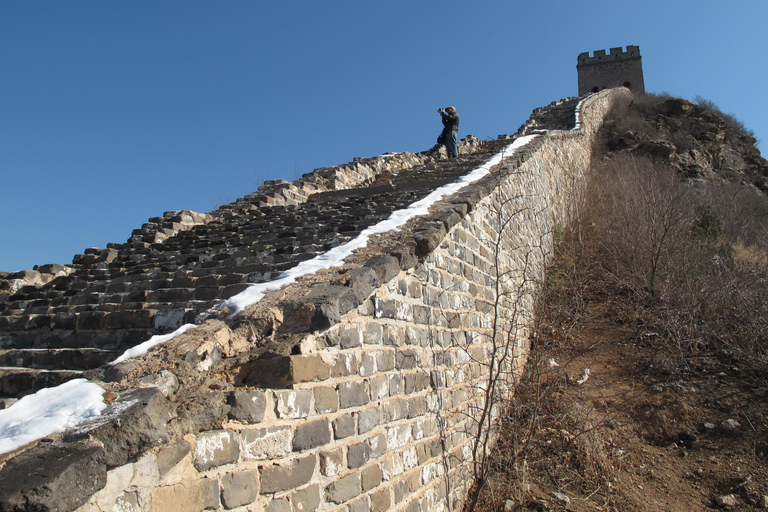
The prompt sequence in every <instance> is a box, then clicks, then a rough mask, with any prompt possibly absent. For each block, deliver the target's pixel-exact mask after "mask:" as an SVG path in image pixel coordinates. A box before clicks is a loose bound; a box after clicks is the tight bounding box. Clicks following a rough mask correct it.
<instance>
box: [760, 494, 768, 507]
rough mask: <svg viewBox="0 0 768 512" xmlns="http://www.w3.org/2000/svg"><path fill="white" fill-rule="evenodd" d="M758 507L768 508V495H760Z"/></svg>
mask: <svg viewBox="0 0 768 512" xmlns="http://www.w3.org/2000/svg"><path fill="white" fill-rule="evenodd" d="M757 508H763V509H765V508H768V496H766V495H763V496H760V499H759V500H757Z"/></svg>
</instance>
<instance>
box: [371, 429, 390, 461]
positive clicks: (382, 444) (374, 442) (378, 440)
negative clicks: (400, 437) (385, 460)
mask: <svg viewBox="0 0 768 512" xmlns="http://www.w3.org/2000/svg"><path fill="white" fill-rule="evenodd" d="M368 443H369V444H370V445H371V458H373V459H378V458H380V457H383V456H384V454H386V453H387V436H385V435H384V434H378V435H375V436H373V437H371V438H370V439H368Z"/></svg>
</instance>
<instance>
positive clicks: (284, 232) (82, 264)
mask: <svg viewBox="0 0 768 512" xmlns="http://www.w3.org/2000/svg"><path fill="white" fill-rule="evenodd" d="M556 103H557V104H552V105H550V107H545V108H543V109H537V111H535V112H534V115H533V116H532V118H531V120H529V121H528V122H527V123H526V124H525V125H523V127H522V128H521V129H520V131H519V134H524V133H527V132H529V131H531V130H534V129H568V128H569V127H572V125H573V119H574V116H573V109H574V108H575V105H576V100H574V99H571V100H566V101H563V102H556ZM511 138H512V137H509V138H508V137H507V136H500V138H499V140H495V141H478V140H477V139H475V138H474V137H471V136H470V137H468V138H467V139H464V140H463V141H462V143H461V154H460V156H459V158H456V159H451V160H448V159H436V158H434V156H435V155H436V153H435V150H434V149H433V150H431V151H430V152H425V153H421V154H397V155H385V156H382V157H376V158H375V159H356V160H355V161H354V162H352V163H350V164H345V165H343V166H338V167H333V168H324V169H318V170H315V171H313V172H312V173H310V174H308V175H305V176H303V177H302V178H301V179H300V180H297V181H296V182H294V183H292V184H291V183H287V182H282V181H273V182H268V183H266V184H265V185H264V186H262V187H260V189H259V191H258V192H256V193H254V194H250V195H248V196H245V197H243V198H240V199H238V200H237V201H235V202H233V203H231V204H228V205H224V206H222V207H220V208H219V209H218V210H215V211H213V212H210V213H206V214H200V213H195V212H189V211H181V212H168V213H166V214H164V215H163V217H156V218H152V219H150V220H149V222H148V223H146V224H145V225H144V226H142V228H141V229H137V230H134V232H133V233H132V235H131V238H130V239H129V240H127V241H126V243H123V244H109V245H108V246H107V248H106V249H97V248H91V249H87V250H86V251H85V252H84V254H81V255H77V256H75V257H74V259H73V262H72V264H71V265H67V266H66V268H65V267H63V266H47V268H44V267H39V269H38V270H37V271H36V272H37V274H38V275H37V276H35V275H34V273H30V272H32V271H25V272H26V274H25V273H17V274H12V275H6V276H4V279H0V299H4V300H2V302H0V408H1V407H2V406H3V404H5V403H9V402H12V401H13V400H14V399H17V398H19V397H22V396H24V395H26V394H29V393H32V392H34V391H37V390H39V389H41V388H43V387H48V386H54V385H58V384H61V383H63V382H65V381H66V380H69V379H72V378H77V377H80V376H82V375H83V372H85V371H87V370H89V369H94V368H98V367H100V366H102V365H104V364H106V363H107V362H109V361H110V360H112V359H114V358H115V357H116V356H117V355H119V354H120V353H122V352H123V351H125V350H127V349H128V348H130V347H133V346H135V345H137V344H139V343H142V342H144V341H146V340H147V339H149V338H150V337H151V336H152V335H155V334H165V333H168V332H172V331H173V330H175V329H177V328H178V327H180V326H181V325H183V324H185V323H194V322H195V320H196V318H197V317H198V315H200V314H201V313H204V312H206V311H208V310H210V309H211V308H213V307H215V306H216V305H217V304H220V303H221V302H223V301H224V300H226V299H228V298H230V297H232V296H233V295H235V294H237V293H239V292H241V291H242V290H244V289H245V288H247V287H248V286H250V285H251V284H253V283H260V282H265V281H270V280H272V279H275V278H276V277H277V276H278V275H279V274H280V273H282V272H284V271H285V270H287V269H289V268H291V267H293V266H295V265H297V264H298V263H300V262H301V261H304V260H307V259H311V258H313V257H314V256H316V255H317V254H320V253H323V252H325V251H328V250H329V249H331V248H333V247H335V246H337V245H340V244H343V243H345V242H347V241H349V240H350V239H352V238H354V237H355V236H357V235H358V234H359V233H360V232H361V231H362V230H363V229H365V228H367V227H369V226H371V225H373V224H375V223H377V222H379V221H381V220H384V219H386V218H387V217H389V215H390V214H391V213H392V212H393V211H395V210H397V209H400V208H404V207H406V206H407V205H409V204H411V203H413V202H414V201H417V200H419V199H421V198H423V197H425V196H426V195H427V194H429V193H430V192H431V191H433V190H434V189H435V188H437V187H439V186H441V185H443V184H445V183H449V182H453V181H455V180H456V179H457V178H458V177H460V176H462V175H464V174H466V173H467V172H469V171H470V170H471V169H473V168H476V167H477V166H479V165H481V164H482V163H484V162H485V161H487V160H488V159H489V158H490V157H491V156H492V155H494V154H495V153H497V152H498V151H500V150H501V148H503V147H504V146H506V145H508V144H509V143H511ZM58 267H61V268H58ZM40 271H48V272H40ZM54 271H55V272H54ZM18 274H23V275H18ZM2 277H3V276H0V278H2ZM24 283H32V284H26V285H24Z"/></svg>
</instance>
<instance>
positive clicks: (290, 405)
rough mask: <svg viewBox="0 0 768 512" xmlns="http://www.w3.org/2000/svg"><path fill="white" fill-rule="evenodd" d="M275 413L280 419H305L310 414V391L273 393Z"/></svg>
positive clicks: (296, 390)
mask: <svg viewBox="0 0 768 512" xmlns="http://www.w3.org/2000/svg"><path fill="white" fill-rule="evenodd" d="M274 393H275V400H276V404H275V413H276V414H277V417H278V418H280V419H295V418H306V417H307V416H309V413H310V412H311V407H310V406H311V404H312V390H310V389H295V390H294V389H291V390H278V391H275V392H274Z"/></svg>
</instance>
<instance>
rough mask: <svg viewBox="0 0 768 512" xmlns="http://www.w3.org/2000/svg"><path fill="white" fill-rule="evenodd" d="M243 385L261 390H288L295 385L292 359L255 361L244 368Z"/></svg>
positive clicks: (262, 358)
mask: <svg viewBox="0 0 768 512" xmlns="http://www.w3.org/2000/svg"><path fill="white" fill-rule="evenodd" d="M243 373H244V377H243V384H244V385H250V386H253V387H259V388H271V389H275V388H287V387H290V386H291V385H292V384H293V380H292V379H293V377H292V376H291V358H290V357H286V356H276V357H261V358H259V359H254V360H252V361H250V362H249V363H248V364H247V367H246V368H244V371H243Z"/></svg>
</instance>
